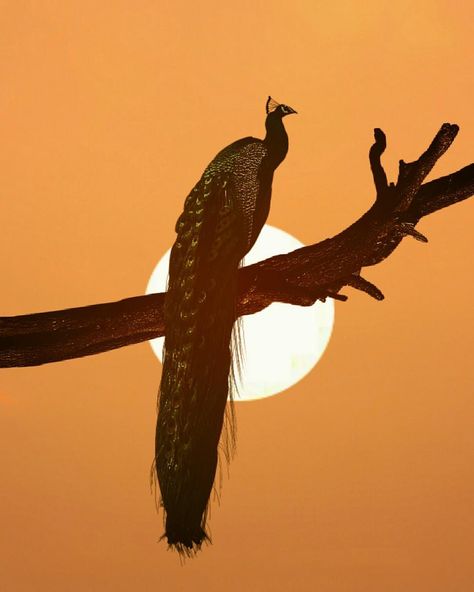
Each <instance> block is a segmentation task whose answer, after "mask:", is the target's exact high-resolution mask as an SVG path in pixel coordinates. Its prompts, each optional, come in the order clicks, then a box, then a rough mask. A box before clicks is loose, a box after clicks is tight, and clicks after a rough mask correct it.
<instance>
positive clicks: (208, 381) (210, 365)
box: [155, 179, 239, 553]
mask: <svg viewBox="0 0 474 592" xmlns="http://www.w3.org/2000/svg"><path fill="white" fill-rule="evenodd" d="M206 190H207V195H210V194H211V193H212V204H213V205H212V206H208V208H207V210H206V217H205V218H204V216H203V209H204V208H203V207H201V206H203V205H205V204H202V202H203V201H204V200H205V197H206ZM223 196H224V191H223V185H222V181H221V180H220V179H215V180H214V181H213V185H212V186H211V187H208V183H206V181H205V180H201V181H200V183H198V185H197V186H196V188H195V189H194V190H193V192H192V193H191V194H190V196H189V197H188V200H187V201H186V205H185V210H184V212H183V214H182V216H181V217H180V219H179V220H178V223H177V231H178V237H177V240H176V242H175V245H174V246H173V249H172V253H171V261H170V273H169V287H168V292H167V296H166V301H165V323H166V338H165V348H164V359H163V373H162V379H161V385H160V394H159V411H158V421H157V428H156V442H155V464H156V472H157V477H158V482H159V485H160V490H161V499H162V504H163V507H164V511H165V535H164V536H165V537H166V538H167V540H168V543H169V544H170V545H171V546H173V547H174V548H175V549H177V550H178V552H180V553H190V552H193V551H195V550H197V549H199V547H200V546H201V544H202V542H203V541H204V540H206V539H208V534H207V533H206V517H207V508H208V503H209V497H210V494H211V491H212V487H213V483H214V478H215V474H216V468H217V464H218V446H219V440H220V438H221V432H222V427H223V425H224V420H225V411H226V403H227V398H228V394H229V374H230V370H231V348H230V342H231V335H232V327H233V324H234V319H235V297H236V285H237V284H236V282H237V269H238V263H239V258H238V248H237V244H236V243H235V240H237V239H236V238H235V236H233V235H232V228H230V229H228V228H227V226H228V225H226V224H224V225H222V224H221V223H220V221H221V218H222V216H221V215H220V212H222V207H223V204H224V201H223ZM226 423H227V425H228V427H229V429H228V430H227V434H226V437H227V440H226V439H225V438H224V439H223V444H224V448H225V449H226V451H227V453H230V452H231V451H232V448H233V442H234V438H233V437H234V418H233V411H232V410H231V411H230V413H228V417H227V419H226Z"/></svg>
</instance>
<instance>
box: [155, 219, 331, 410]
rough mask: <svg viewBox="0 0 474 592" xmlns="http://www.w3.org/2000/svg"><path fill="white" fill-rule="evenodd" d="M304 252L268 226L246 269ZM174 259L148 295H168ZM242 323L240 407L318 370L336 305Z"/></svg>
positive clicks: (281, 310)
mask: <svg viewBox="0 0 474 592" xmlns="http://www.w3.org/2000/svg"><path fill="white" fill-rule="evenodd" d="M303 246H304V245H303V243H301V242H300V241H299V240H297V239H296V238H295V237H294V236H291V234H288V233H287V232H284V231H283V230H280V229H279V228H275V227H274V226H269V225H265V226H264V227H263V229H262V231H261V233H260V236H259V237H258V240H257V242H256V243H255V245H254V246H253V248H252V250H251V251H250V252H249V253H248V254H247V256H246V257H245V265H250V264H252V263H256V262H257V261H261V260H262V259H267V258H268V257H271V256H273V255H277V254H282V253H289V252H290V251H294V250H295V249H298V248H300V247H303ZM169 257H170V250H168V251H167V252H166V253H165V254H164V255H163V257H162V258H161V259H160V261H159V262H158V264H157V266H156V267H155V269H154V270H153V273H152V274H151V277H150V280H149V282H148V285H147V289H146V293H147V294H153V293H156V292H164V291H165V290H166V282H167V277H168V266H169ZM242 320H243V322H242V327H243V333H244V342H245V357H244V364H243V370H242V374H241V380H240V381H239V383H238V391H239V396H238V397H237V398H236V401H248V400H252V399H261V398H263V397H270V396H272V395H276V394H277V393H280V392H282V391H284V390H286V389H288V388H290V387H291V386H293V385H294V384H296V383H297V382H299V381H300V380H301V379H302V378H303V377H304V376H306V374H308V372H310V371H311V370H312V368H314V366H315V365H316V364H317V362H318V361H319V360H320V358H321V356H322V355H323V353H324V350H325V349H326V346H327V344H328V342H329V339H330V337H331V332H332V327H333V324H334V302H333V300H331V299H330V298H328V299H327V300H326V302H317V303H316V304H314V305H313V306H305V307H303V306H294V305H291V304H283V303H280V302H274V303H273V304H271V305H270V306H268V307H267V308H266V309H264V310H262V311H260V312H258V313H256V314H253V315H245V316H244V317H243V318H242ZM163 342H164V337H159V338H157V339H153V340H151V341H150V344H151V347H152V349H153V351H154V353H155V355H156V356H157V357H158V358H159V360H160V361H161V359H162V350H163Z"/></svg>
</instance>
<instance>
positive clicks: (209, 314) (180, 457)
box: [155, 98, 295, 552]
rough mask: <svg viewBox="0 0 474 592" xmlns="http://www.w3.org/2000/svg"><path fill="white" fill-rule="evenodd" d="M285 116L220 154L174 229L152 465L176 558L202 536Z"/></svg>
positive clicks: (271, 117)
mask: <svg viewBox="0 0 474 592" xmlns="http://www.w3.org/2000/svg"><path fill="white" fill-rule="evenodd" d="M289 113H295V111H294V110H293V109H291V108H290V107H287V106H285V105H279V104H278V103H276V102H274V101H273V100H272V99H270V98H269V100H268V101H267V119H266V129H267V135H266V137H265V139H264V140H259V139H257V138H252V137H247V138H243V139H241V140H238V141H236V142H234V143H232V144H230V145H229V146H227V147H226V148H224V149H223V150H222V151H221V152H219V153H218V154H217V156H216V157H215V158H214V159H213V160H212V161H211V163H210V164H209V165H208V166H207V167H206V169H205V171H204V173H203V175H202V177H201V179H200V180H199V181H198V183H197V184H196V185H195V187H194V188H193V189H192V191H191V192H190V194H189V195H188V197H187V198H186V201H185V204H184V210H183V212H182V214H181V215H180V217H179V218H178V221H177V223H176V228H175V230H176V233H177V237H176V241H175V243H174V245H173V248H172V250H171V258H170V268H169V279H168V291H167V295H166V300H165V327H166V337H165V345H164V358H163V372H162V378H161V384H160V393H159V404H158V420H157V427H156V441H155V467H156V473H157V477H158V482H159V486H160V491H161V499H162V504H163V507H164V511H165V536H166V537H167V540H168V543H169V544H170V545H172V546H174V547H175V548H176V549H177V550H178V551H180V552H192V551H193V550H196V549H198V548H199V547H200V545H201V543H202V541H203V540H204V539H206V538H208V536H207V534H206V528H205V526H206V514H207V507H208V503H209V497H210V494H211V491H212V486H213V483H214V478H215V474H216V468H217V463H218V447H219V440H220V438H221V432H222V427H223V424H224V418H225V411H226V403H227V399H228V395H229V392H230V388H231V385H230V374H231V363H232V360H231V347H230V343H231V334H232V327H233V324H234V321H235V319H236V295H237V270H238V267H239V263H240V261H241V259H242V258H243V257H244V256H245V254H246V253H247V252H248V251H249V250H250V249H251V247H252V246H253V244H254V243H255V241H256V239H257V237H258V234H259V233H260V230H261V228H262V226H263V225H264V223H265V220H266V219H267V216H268V212H269V208H270V198H271V189H272V180H273V173H274V170H275V169H276V167H277V166H278V165H279V164H280V162H281V161H282V160H283V159H284V157H285V155H286V152H287V150H288V136H287V134H286V132H285V129H284V126H283V122H282V118H283V117H284V116H285V115H287V114H289ZM231 422H232V418H231ZM230 428H231V434H230V437H231V439H232V434H233V431H232V425H231V426H230Z"/></svg>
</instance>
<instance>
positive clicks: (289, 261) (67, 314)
mask: <svg viewBox="0 0 474 592" xmlns="http://www.w3.org/2000/svg"><path fill="white" fill-rule="evenodd" d="M457 132H458V126H456V125H452V124H449V123H445V124H443V126H442V127H441V129H440V130H439V132H438V133H437V134H436V136H435V137H434V139H433V141H432V142H431V144H430V146H429V147H428V148H427V150H426V151H425V152H424V153H423V154H422V155H421V156H420V157H419V158H418V159H417V160H416V161H414V162H410V163H405V162H404V161H403V160H401V161H400V163H399V172H398V179H397V181H396V183H388V181H387V176H386V174H385V171H384V169H383V167H382V164H381V155H382V154H383V152H384V151H385V148H386V138H385V134H384V133H383V132H382V130H380V129H375V130H374V138H375V141H374V144H373V145H372V147H371V148H370V152H369V162H370V167H371V170H372V174H373V178H374V184H375V189H376V199H375V203H374V204H373V205H372V207H371V208H370V209H369V210H368V211H367V212H366V213H365V214H364V215H363V216H362V217H361V218H360V219H359V220H357V221H356V222H354V224H352V225H351V226H349V227H348V228H346V229H345V230H344V231H343V232H341V233H339V234H337V235H336V236H334V237H332V238H328V239H326V240H324V241H321V242H319V243H316V244H314V245H310V246H307V247H303V248H301V249H297V250H296V251H293V252H292V253H288V254H286V255H278V256H275V257H271V258H269V259H266V260H265V261H261V262H259V263H256V264H254V265H250V266H248V267H244V268H242V269H241V270H240V271H239V306H238V314H239V316H240V315H246V314H253V313H256V312H258V311H260V310H262V309H264V308H266V307H267V306H269V305H270V304H271V303H272V302H287V303H290V304H295V305H300V306H309V305H311V304H313V303H314V302H315V301H316V300H325V299H326V298H328V297H330V298H334V299H337V300H346V299H347V296H345V295H343V294H341V293H340V290H341V289H342V288H343V287H345V286H350V287H352V288H355V289H358V290H362V291H364V292H366V293H367V294H369V295H370V296H372V297H373V298H375V299H377V300H382V299H383V294H382V293H381V291H380V290H379V289H378V288H377V287H376V286H374V285H373V284H371V283H370V282H369V281H368V280H366V279H364V278H363V277H362V276H361V270H362V268H364V267H368V266H370V265H375V264H377V263H380V262H381V261H383V260H384V259H385V258H387V257H388V256H389V255H390V254H391V253H392V252H393V251H394V249H396V247H397V246H398V245H399V244H400V242H401V241H402V239H403V238H404V237H407V236H408V237H412V238H414V239H416V240H419V241H422V242H427V239H426V238H425V237H424V236H423V235H422V234H421V233H419V232H418V231H417V230H416V228H415V227H416V224H417V223H418V222H419V220H420V219H421V218H422V217H424V216H427V215H429V214H432V213H433V212H436V211H437V210H440V209H442V208H445V207H448V206H451V205H453V204H455V203H457V202H459V201H462V200H464V199H466V198H468V197H470V196H471V195H473V194H474V164H470V165H468V166H466V167H464V168H463V169H461V170H459V171H457V172H455V173H452V174H450V175H447V176H445V177H441V178H439V179H436V180H434V181H431V182H429V183H425V184H423V181H424V180H425V178H426V177H427V175H428V174H429V172H430V171H431V169H432V168H433V166H434V165H435V164H436V162H437V160H438V159H439V158H440V157H441V156H442V155H443V154H444V152H445V151H446V150H447V149H448V148H449V146H450V145H451V143H452V142H453V140H454V138H455V137H456V134H457ZM164 299H165V294H164V293H161V294H151V295H146V296H136V297H133V298H127V299H125V300H120V301H118V302H111V303H105V304H94V305H91V306H84V307H79V308H71V309H66V310H60V311H51V312H42V313H35V314H28V315H21V316H15V317H0V367H3V368H6V367H15V366H36V365H40V364H46V363H50V362H57V361H61V360H67V359H71V358H78V357H82V356H87V355H92V354H98V353H101V352H105V351H109V350H112V349H116V348H119V347H123V346H125V345H131V344H134V343H139V342H142V341H146V340H148V339H153V338H155V337H160V336H162V335H164V334H165V326H164V319H163V303H164Z"/></svg>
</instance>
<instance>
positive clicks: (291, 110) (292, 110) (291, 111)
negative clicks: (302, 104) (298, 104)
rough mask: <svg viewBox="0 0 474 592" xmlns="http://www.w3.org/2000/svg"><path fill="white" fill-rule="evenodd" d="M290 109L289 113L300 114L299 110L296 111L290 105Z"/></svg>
mask: <svg viewBox="0 0 474 592" xmlns="http://www.w3.org/2000/svg"><path fill="white" fill-rule="evenodd" d="M288 109H289V111H288V115H292V114H293V113H296V114H298V111H295V110H294V109H293V108H292V107H288Z"/></svg>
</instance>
